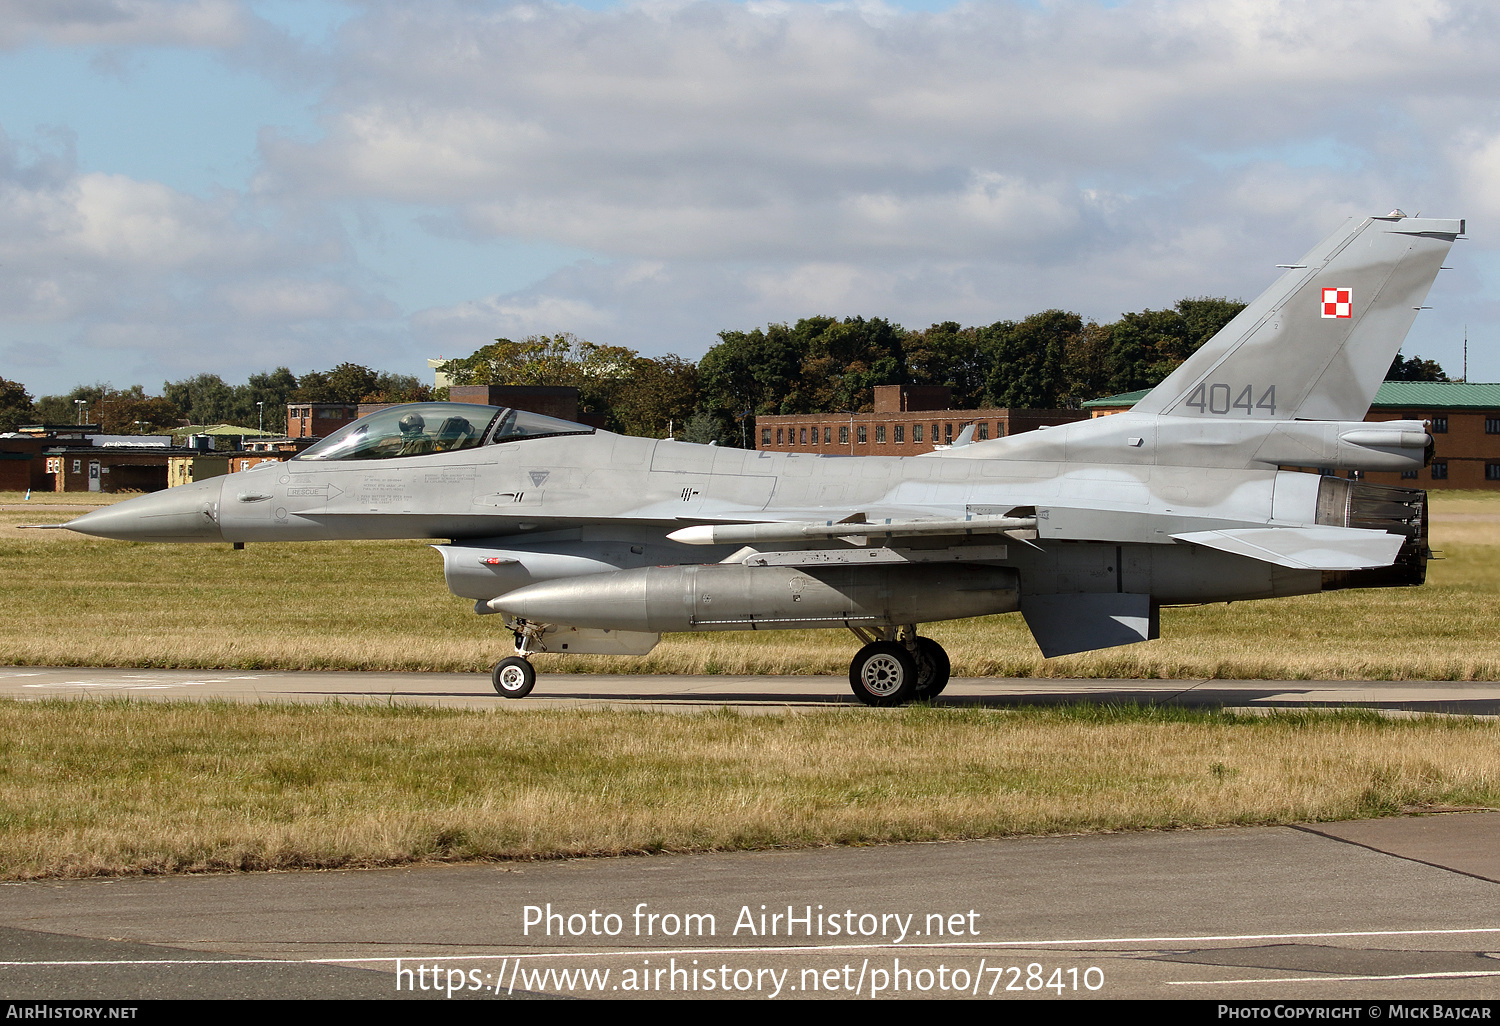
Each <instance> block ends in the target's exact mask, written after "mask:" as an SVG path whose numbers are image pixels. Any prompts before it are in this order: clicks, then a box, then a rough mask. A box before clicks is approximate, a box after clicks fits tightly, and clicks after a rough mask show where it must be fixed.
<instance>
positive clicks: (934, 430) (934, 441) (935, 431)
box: [932, 424, 938, 445]
mask: <svg viewBox="0 0 1500 1026" xmlns="http://www.w3.org/2000/svg"><path fill="white" fill-rule="evenodd" d="M937 440H938V426H937V425H936V424H934V425H932V444H933V445H937Z"/></svg>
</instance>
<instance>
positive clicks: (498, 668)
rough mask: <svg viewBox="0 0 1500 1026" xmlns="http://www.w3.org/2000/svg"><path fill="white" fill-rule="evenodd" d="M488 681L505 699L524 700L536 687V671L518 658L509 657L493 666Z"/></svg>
mask: <svg viewBox="0 0 1500 1026" xmlns="http://www.w3.org/2000/svg"><path fill="white" fill-rule="evenodd" d="M490 679H491V680H493V681H494V682H495V690H496V691H497V692H499V693H500V694H501V695H502V696H504V697H505V698H525V697H526V696H527V695H529V694H531V689H532V688H534V687H536V669H535V668H534V667H533V666H532V665H531V664H530V663H529V662H527V661H526V660H525V659H522V658H521V657H520V656H510V657H508V658H506V659H502V660H500V661H499V662H498V663H496V664H495V672H494V673H492V674H491V675H490Z"/></svg>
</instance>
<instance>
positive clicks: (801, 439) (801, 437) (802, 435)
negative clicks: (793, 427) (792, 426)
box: [797, 428, 807, 445]
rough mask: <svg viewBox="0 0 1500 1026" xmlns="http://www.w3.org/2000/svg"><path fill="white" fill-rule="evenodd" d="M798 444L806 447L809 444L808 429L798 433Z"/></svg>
mask: <svg viewBox="0 0 1500 1026" xmlns="http://www.w3.org/2000/svg"><path fill="white" fill-rule="evenodd" d="M797 444H798V445H806V444H807V428H803V429H802V430H801V431H799V432H797Z"/></svg>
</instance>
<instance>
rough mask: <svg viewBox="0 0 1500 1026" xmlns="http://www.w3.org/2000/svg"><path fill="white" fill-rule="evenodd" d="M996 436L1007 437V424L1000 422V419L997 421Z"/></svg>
mask: <svg viewBox="0 0 1500 1026" xmlns="http://www.w3.org/2000/svg"><path fill="white" fill-rule="evenodd" d="M995 437H996V438H1004V437H1005V425H1004V424H1002V423H1000V421H998V420H997V421H995Z"/></svg>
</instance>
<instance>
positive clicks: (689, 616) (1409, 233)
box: [64, 211, 1463, 705]
mask: <svg viewBox="0 0 1500 1026" xmlns="http://www.w3.org/2000/svg"><path fill="white" fill-rule="evenodd" d="M1462 232H1463V222H1462V221H1457V220H1439V219H1433V218H1410V217H1406V216H1404V215H1402V214H1401V213H1400V212H1399V211H1396V212H1393V213H1392V214H1390V215H1387V216H1385V217H1369V218H1363V219H1353V220H1351V221H1349V222H1348V223H1346V224H1345V225H1343V226H1341V227H1340V228H1339V229H1338V230H1337V231H1335V232H1334V233H1333V234H1331V235H1330V236H1329V237H1328V238H1327V239H1325V240H1323V242H1321V243H1319V244H1318V245H1317V246H1316V247H1314V248H1313V249H1312V250H1311V251H1310V252H1309V253H1308V254H1307V255H1306V256H1305V257H1303V258H1302V260H1301V261H1299V262H1298V263H1297V264H1294V265H1291V266H1290V267H1289V269H1288V270H1287V271H1286V273H1285V274H1283V275H1282V276H1281V278H1280V279H1279V280H1277V281H1276V282H1275V283H1274V284H1273V285H1272V286H1271V287H1270V288H1269V289H1268V290H1267V291H1266V292H1265V293H1264V294H1263V295H1261V296H1260V297H1259V298H1258V299H1256V300H1255V302H1253V303H1251V304H1250V305H1249V306H1248V307H1246V308H1245V310H1244V311H1243V312H1242V313H1240V315H1239V316H1238V317H1236V318H1235V319H1234V320H1233V321H1231V322H1230V323H1229V324H1228V325H1227V326H1225V328H1224V329H1223V330H1222V331H1220V332H1219V333H1218V334H1217V335H1215V336H1214V337H1213V338H1212V339H1210V340H1209V341H1208V342H1207V343H1205V344H1204V345H1203V347H1202V348H1200V349H1199V350H1198V352H1197V353H1195V354H1194V355H1193V356H1192V357H1190V358H1189V359H1188V360H1187V361H1186V362H1184V363H1183V364H1182V365H1181V366H1180V367H1178V368H1177V369H1176V370H1175V371H1174V372H1173V373H1172V374H1171V375H1170V376H1169V377H1168V378H1167V379H1166V380H1165V381H1163V382H1162V383H1161V384H1160V385H1159V386H1157V388H1155V389H1154V390H1152V391H1151V393H1150V394H1149V395H1147V396H1146V397H1145V399H1143V400H1142V401H1141V402H1140V403H1139V404H1137V406H1136V407H1135V408H1134V409H1133V410H1132V411H1130V412H1127V413H1122V414H1118V415H1115V416H1111V417H1102V418H1098V419H1095V420H1090V421H1084V422H1080V423H1075V424H1069V425H1065V426H1061V427H1056V428H1053V429H1050V430H1047V431H1037V432H1031V433H1028V434H1022V435H1015V436H1011V437H1008V438H999V439H994V440H989V441H977V442H976V441H967V444H963V445H959V446H955V447H954V448H952V449H948V450H945V451H941V452H936V453H931V454H927V455H924V456H920V457H880V456H865V457H843V456H821V455H806V454H791V453H776V452H752V451H745V450H738V449H728V448H720V447H716V446H700V445H691V444H686V443H682V442H677V441H673V440H670V439H667V440H658V439H650V438H636V437H626V436H621V435H615V434H611V433H609V432H606V431H598V430H595V429H593V428H590V427H587V426H584V425H581V424H574V423H570V422H566V421H559V420H555V419H552V418H548V417H543V416H540V415H537V414H534V413H529V412H527V411H523V410H514V409H500V408H495V407H488V406H475V405H467V404H461V403H420V404H412V405H409V406H402V407H396V408H393V409H388V410H385V411H382V412H379V413H375V414H372V415H371V416H368V417H365V418H363V419H361V420H359V421H357V422H355V423H354V424H351V425H349V426H348V427H346V428H344V429H343V430H341V431H339V432H338V433H337V434H335V435H332V436H330V437H329V438H327V439H324V440H323V441H322V442H320V443H318V444H317V445H315V446H313V447H312V448H311V449H309V450H307V451H306V452H304V453H302V454H301V455H300V456H298V457H297V458H295V459H293V460H290V461H288V462H287V463H282V464H269V463H268V464H262V465H260V466H258V467H256V468H254V469H252V470H249V471H245V472H242V473H239V474H232V475H229V476H226V477H221V478H214V479H212V480H209V481H204V482H201V483H197V484H193V485H189V486H185V487H181V488H174V489H170V490H168V491H166V492H158V493H155V494H152V495H148V496H143V497H141V498H138V499H132V500H130V501H127V502H123V503H120V504H118V505H115V506H112V507H109V508H107V509H102V510H99V511H96V512H93V513H89V514H87V515H85V516H83V517H81V518H79V519H77V520H74V521H72V522H71V523H69V524H67V525H64V526H66V527H67V528H69V529H71V530H74V531H80V532H82V533H85V534H91V535H98V536H102V537H109V538H121V539H128V540H138V541H140V540H144V541H162V542H226V541H227V542H239V543H244V542H251V543H253V542H263V541H294V540H306V539H359V538H427V539H433V540H434V541H435V542H440V544H436V545H435V547H436V548H437V550H438V551H439V552H440V553H441V555H442V558H443V567H444V573H445V575H446V578H447V581H448V585H449V587H450V589H451V590H452V591H453V592H454V593H455V594H458V595H461V596H464V597H466V598H471V599H473V600H474V601H475V610H476V612H479V613H481V614H495V616H496V620H497V622H499V623H503V624H504V626H505V627H506V629H507V630H508V631H509V632H510V633H511V635H512V636H513V637H514V639H515V646H516V647H515V654H514V655H512V656H509V657H507V658H505V659H503V660H501V661H500V662H499V664H498V665H497V666H496V668H495V673H494V682H495V687H496V689H497V691H499V692H500V693H501V694H502V695H508V696H511V697H520V696H523V695H525V694H527V693H528V692H529V691H530V690H531V688H532V687H533V685H534V683H535V679H536V677H535V672H534V671H533V669H532V667H531V664H530V661H529V657H530V656H531V655H533V654H534V653H537V652H573V653H585V654H587V653H610V654H644V653H646V652H648V651H649V650H650V649H651V647H652V646H653V645H655V644H656V641H657V639H658V638H659V637H660V635H661V633H662V632H664V631H712V630H776V629H785V628H838V629H847V630H849V631H851V632H852V633H854V634H855V635H856V636H857V637H858V638H859V640H860V642H861V647H860V649H859V651H858V652H857V653H856V655H855V656H854V659H853V661H852V664H851V666H850V674H849V676H850V684H851V687H852V688H853V690H854V693H855V694H856V695H857V696H858V697H859V698H860V699H861V700H862V701H864V702H867V703H870V704H874V705H892V704H899V703H902V702H905V701H908V700H910V699H912V698H930V697H932V696H935V695H936V694H938V693H939V692H940V691H941V690H942V689H943V687H944V685H945V684H946V683H947V679H948V659H947V656H946V655H945V654H944V652H943V650H942V648H941V647H939V646H938V645H937V644H936V643H935V642H933V641H932V640H930V639H928V638H925V637H923V636H922V635H921V633H920V630H919V626H920V624H922V623H929V622H933V621H937V620H945V619H956V618H962V617H971V616H983V615H989V614H994V613H1006V612H1019V613H1020V614H1021V615H1022V616H1023V617H1024V618H1025V620H1026V623H1027V625H1028V626H1029V627H1030V629H1031V631H1032V633H1033V635H1034V637H1035V638H1036V641H1037V644H1038V645H1039V647H1040V648H1041V650H1042V652H1043V653H1044V654H1045V655H1047V656H1056V655H1063V654H1067V653H1072V652H1082V651H1088V650H1091V649H1097V648H1105V647H1109V646H1114V645H1123V644H1129V643H1132V642H1136V641H1142V640H1145V639H1148V638H1154V637H1156V636H1157V634H1158V629H1159V628H1158V611H1159V610H1160V608H1161V607H1162V606H1164V605H1179V604H1191V603H1202V602H1223V601H1231V600H1236V601H1243V600H1248V599H1257V598H1270V597H1273V596H1283V595H1299V594H1307V593H1311V592H1317V591H1323V590H1329V589H1336V588H1357V587H1392V586H1405V585H1417V584H1421V583H1422V582H1423V580H1424V577H1425V572H1426V560H1427V559H1428V557H1429V552H1428V549H1427V512H1426V496H1425V493H1423V492H1421V491H1418V490H1414V489H1405V488H1395V487H1385V486H1377V485H1371V484H1366V483H1363V482H1360V481H1351V480H1346V479H1344V478H1339V477H1334V476H1318V475H1314V474H1307V473H1298V472H1290V471H1284V470H1281V469H1280V468H1281V467H1282V466H1297V467H1312V468H1322V469H1324V470H1326V471H1331V472H1337V471H1342V470H1361V469H1363V470H1386V471H1388V470H1406V469H1414V468H1418V467H1421V466H1423V465H1424V463H1425V462H1426V460H1427V459H1428V458H1429V455H1430V452H1431V441H1432V440H1431V438H1430V437H1429V436H1428V434H1427V431H1426V427H1425V425H1424V424H1423V423H1421V422H1417V421H1392V422H1385V423H1381V424H1370V423H1365V422H1363V420H1362V418H1363V417H1364V415H1365V413H1366V412H1367V411H1368V409H1369V406H1370V403H1371V401H1372V400H1373V398H1374V395H1375V390H1376V388H1377V387H1378V386H1379V384H1380V381H1381V379H1382V377H1383V376H1384V372H1385V370H1386V368H1387V367H1389V366H1390V364H1391V361H1392V359H1393V358H1394V357H1395V355H1396V352H1397V351H1398V350H1399V348H1400V346H1401V343H1402V341H1403V340H1404V338H1405V336H1406V332H1407V331H1408V329H1409V328H1410V326H1411V324H1412V321H1413V319H1414V317H1415V316H1416V311H1417V310H1418V309H1419V308H1420V307H1421V306H1422V302H1423V299H1424V298H1425V296H1426V294H1427V291H1428V289H1429V287H1430V286H1431V284H1432V281H1433V279H1434V278H1435V276H1436V274H1437V271H1438V269H1439V267H1440V266H1441V264H1442V261H1443V257H1444V256H1445V255H1446V254H1447V252H1448V249H1449V247H1450V245H1451V244H1452V243H1453V241H1454V239H1455V238H1456V237H1457V236H1458V235H1460V234H1461V233H1462Z"/></svg>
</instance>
